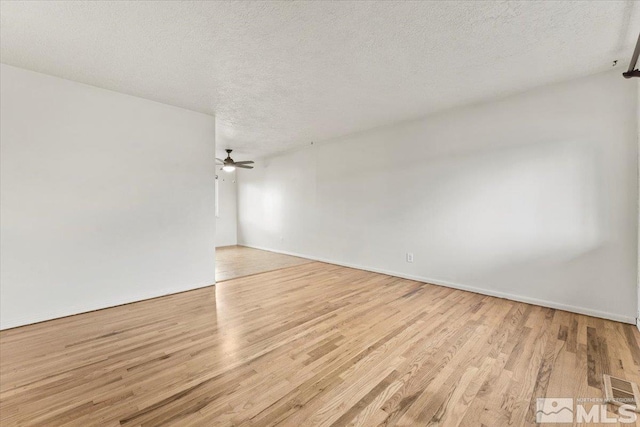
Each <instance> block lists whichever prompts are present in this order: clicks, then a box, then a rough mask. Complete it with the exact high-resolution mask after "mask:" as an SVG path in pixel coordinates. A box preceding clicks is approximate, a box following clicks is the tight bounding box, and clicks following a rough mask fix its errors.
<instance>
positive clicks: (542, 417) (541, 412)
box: [536, 397, 573, 423]
mask: <svg viewBox="0 0 640 427" xmlns="http://www.w3.org/2000/svg"><path fill="white" fill-rule="evenodd" d="M536 422H537V423H573V399H572V398H555V397H546V398H538V399H536Z"/></svg>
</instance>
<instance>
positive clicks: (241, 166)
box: [234, 163, 253, 169]
mask: <svg viewBox="0 0 640 427" xmlns="http://www.w3.org/2000/svg"><path fill="white" fill-rule="evenodd" d="M234 166H235V167H237V168H241V169H253V166H247V165H239V164H238V163H236V164H235V165H234Z"/></svg>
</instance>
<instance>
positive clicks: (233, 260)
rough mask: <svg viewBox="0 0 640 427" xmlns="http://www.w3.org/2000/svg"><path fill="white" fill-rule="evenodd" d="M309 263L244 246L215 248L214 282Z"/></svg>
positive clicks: (301, 259) (303, 259)
mask: <svg viewBox="0 0 640 427" xmlns="http://www.w3.org/2000/svg"><path fill="white" fill-rule="evenodd" d="M309 262H311V261H310V260H308V259H305V258H298V257H295V256H290V255H283V254H278V253H275V252H269V251H262V250H260V249H253V248H248V247H246V246H224V247H221V248H216V282H223V281H225V280H229V279H235V278H237V277H244V276H250V275H252V274H257V273H264V272H265V271H273V270H278V269H280V268H287V267H292V266H294V265H302V264H307V263H309Z"/></svg>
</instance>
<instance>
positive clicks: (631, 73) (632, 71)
mask: <svg viewBox="0 0 640 427" xmlns="http://www.w3.org/2000/svg"><path fill="white" fill-rule="evenodd" d="M638 55H640V34H638V41H637V42H636V49H635V50H634V51H633V56H632V57H631V62H630V63H629V70H628V71H627V72H626V73H622V75H623V76H624V78H625V79H630V78H631V77H640V70H638V69H637V68H636V65H637V64H638Z"/></svg>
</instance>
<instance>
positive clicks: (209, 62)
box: [0, 1, 640, 158]
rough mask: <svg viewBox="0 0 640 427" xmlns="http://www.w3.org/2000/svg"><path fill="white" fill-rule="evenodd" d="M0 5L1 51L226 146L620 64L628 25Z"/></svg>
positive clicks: (294, 137) (386, 8)
mask: <svg viewBox="0 0 640 427" xmlns="http://www.w3.org/2000/svg"><path fill="white" fill-rule="evenodd" d="M0 7H1V10H0V14H1V20H2V21H1V30H0V31H1V33H0V36H1V54H2V57H1V60H2V62H5V63H7V64H11V65H16V66H19V67H24V68H28V69H31V70H35V71H40V72H43V73H47V74H52V75H55V76H60V77H64V78H67V79H71V80H76V81H79V82H83V83H88V84H91V85H95V86H99V87H103V88H107V89H112V90H115V91H119V92H123V93H127V94H132V95H136V96H140V97H143V98H148V99H152V100H156V101H160V102H164V103H167V104H172V105H177V106H180V107H184V108H189V109H192V110H196V111H201V112H204V113H210V114H216V116H217V122H218V147H219V148H225V147H227V146H228V147H231V148H234V149H236V151H238V152H239V153H238V156H237V157H238V158H241V157H246V155H252V156H254V155H255V156H258V155H264V154H267V153H272V152H277V151H281V150H285V149H289V148H292V147H295V146H296V145H300V144H308V143H309V142H310V141H322V140H325V139H328V138H331V137H334V136H338V135H343V134H347V133H351V132H355V131H359V130H364V129H368V128H372V127H377V126H382V125H385V124H390V123H394V122H398V121H402V120H406V119H410V118H415V117H419V116H421V115H425V114H428V113H431V112H434V111H437V110H442V109H446V108H450V107H453V106H456V105H461V104H466V103H471V102H476V101H479V100H482V99H486V98H492V97H498V96H503V95H506V94H509V93H514V92H518V91H522V90H526V89H528V88H532V87H535V86H539V85H543V84H547V83H551V82H555V81H560V80H565V79H568V78H571V77H572V76H579V75H586V74H591V73H595V72H598V71H602V70H605V69H608V68H610V67H611V64H612V61H613V60H614V59H619V60H620V65H619V68H620V71H621V72H622V71H623V68H626V66H627V65H628V60H629V58H630V56H631V52H632V49H633V45H634V43H635V39H636V37H637V34H638V31H640V3H636V2H633V1H620V2H616V1H604V2H599V1H581V2H573V1H557V2H530V1H529V2H506V1H494V2H490V1H476V2H473V1H466V2H455V1H443V2H392V1H387V2H365V1H353V2H350V1H342V2H297V1H292V2H233V3H230V2H229V3H228V2H187V1H182V2H165V1H161V2H150V1H149V2H126V1H116V2H106V1H105V2H93V1H91V2H89V1H69V2H56V1H34V2H30V1H26V2H7V1H3V2H2V3H1V4H0Z"/></svg>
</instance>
